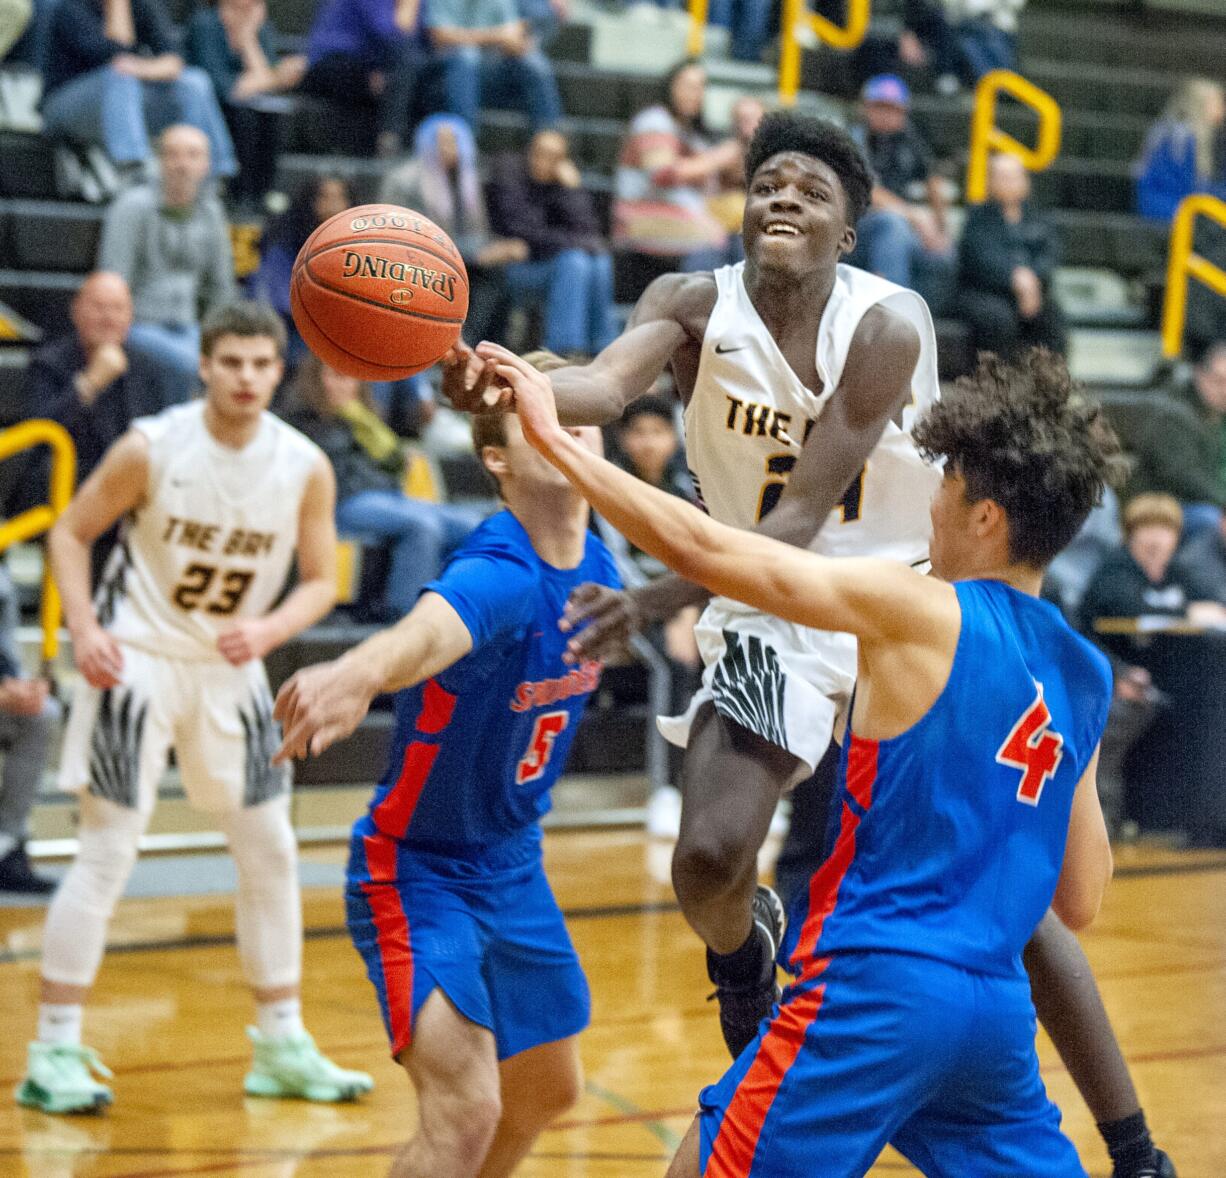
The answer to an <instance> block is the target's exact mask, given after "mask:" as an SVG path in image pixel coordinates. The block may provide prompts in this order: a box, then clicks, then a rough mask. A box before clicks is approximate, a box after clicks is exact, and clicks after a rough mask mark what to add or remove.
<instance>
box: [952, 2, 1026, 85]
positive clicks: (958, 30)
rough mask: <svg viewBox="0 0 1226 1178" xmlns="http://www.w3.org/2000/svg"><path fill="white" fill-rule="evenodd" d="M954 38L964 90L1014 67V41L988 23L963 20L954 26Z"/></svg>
mask: <svg viewBox="0 0 1226 1178" xmlns="http://www.w3.org/2000/svg"><path fill="white" fill-rule="evenodd" d="M954 37H955V38H956V40H957V42H958V49H959V51H960V53H961V55H962V78H963V81H965V82H966V84H967V85H968V86H973V85H974V84H975V83H976V82H978V81H979V79H980V78H982V77H983V75H984V74H987V73H991V72H992V70H1011V69H1015V68H1016V67H1017V38H1016V37H1015V36H1014V35H1013V34H1012V33H1006V32H1005V31H1004V30H1003V29H1000V28H997V27H996V25H994V24H993V23H992V22H991V21H990V20H986V19H983V18H980V19H978V20H964V21H962V23H961V24H958V25H955V26H954Z"/></svg>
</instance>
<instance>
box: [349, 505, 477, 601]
mask: <svg viewBox="0 0 1226 1178" xmlns="http://www.w3.org/2000/svg"><path fill="white" fill-rule="evenodd" d="M481 518H482V517H481V514H480V512H476V511H470V510H468V509H466V508H463V507H454V506H452V505H451V504H449V503H427V502H425V500H422V499H410V498H409V497H408V496H407V495H405V494H404V493H403V492H401V491H359V492H358V493H357V494H356V495H350V496H349V497H348V498H346V499H342V500H341V501H340V502H339V503H338V504H337V505H336V526H337V528H338V529H339V530H340V531H341V532H342V533H345V534H347V535H351V536H360V537H362V538H363V539H366V538H370V539H374V540H382V541H386V542H387V543H388V544H389V546H390V547H391V550H392V568H391V572H390V573H389V574H388V578H387V588H386V589H385V590H384V593H383V596H384V600H385V601H386V603H387V605H388V606H389V607H390V608H391V609H393V610H395V611H396V613H397V614H400V615H401V616H403V615H405V614H407V613H408V612H409V610H411V609H412V608H413V606H414V604H415V603H416V601H417V598H418V595H419V594H420V593H421V590H422V587H423V586H424V585H426V584H427V583H428V582H430V581H432V580H434V578H435V577H437V576H438V574H439V572H440V571H441V570H442V567H443V561H444V560H446V558H447V557H448V556H449V555H450V554H451V553H452V551H453V550H454V549H456V548H457V547H459V545H460V544H461V543H463V541H464V539H465V538H466V537H467V536H468V533H469V532H471V531H472V530H473V528H475V527H476V526H477V524H479V523H480V522H481Z"/></svg>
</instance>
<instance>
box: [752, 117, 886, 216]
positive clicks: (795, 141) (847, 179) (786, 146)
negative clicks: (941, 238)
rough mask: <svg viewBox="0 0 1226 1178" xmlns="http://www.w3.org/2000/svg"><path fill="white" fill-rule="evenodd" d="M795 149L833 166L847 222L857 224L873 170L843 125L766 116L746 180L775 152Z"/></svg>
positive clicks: (870, 190) (756, 135)
mask: <svg viewBox="0 0 1226 1178" xmlns="http://www.w3.org/2000/svg"><path fill="white" fill-rule="evenodd" d="M781 151H796V152H800V154H801V155H811V156H812V157H813V158H814V159H818V160H821V161H822V163H824V164H826V165H827V166H829V167H830V168H831V170H832V171H833V172H834V174H835V175H836V176H838V178H839V183H840V184H842V186H843V195H844V197H845V198H846V201H845V203H846V206H847V223H848V224H849V225H853V226H854V225H855V224H856V222H857V221H859V220H860V218H861V217H862V216H864V213H865V210H866V209H867V208H868V202H869V199H870V197H871V196H872V193H873V172H872V169H871V168H870V167H869V166H868V161H867V160H866V159H865V158H864V153H863V152H862V151H861V150H860V149H859V148H858V147H857V146H856V143H855V141H854V140H853V139H852V137H851V136H850V135H848V134H847V132H846V131H844V130H843V128H842V127H838V126H836V125H835V124H834V123H830V122H827V121H826V120H825V119H816V118H813V117H812V116H811V115H798V114H793V113H792V112H791V111H785V110H776V111H772V112H771V113H770V114H768V115H766V116H764V117H763V119H762V121H761V122H760V123H759V124H758V129H757V131H755V132H754V137H753V139H751V140H750V143H749V149H748V151H747V152H746V153H745V179H746V180H747V181H749V182H750V183H752V182H753V176H754V173H755V172H756V171H757V170H758V169H759V168H760V167H761V166H762V165H763V164H764V163H765V162H766V161H767V160H768V159H770V158H771V156H773V155H778V154H779V153H780V152H781Z"/></svg>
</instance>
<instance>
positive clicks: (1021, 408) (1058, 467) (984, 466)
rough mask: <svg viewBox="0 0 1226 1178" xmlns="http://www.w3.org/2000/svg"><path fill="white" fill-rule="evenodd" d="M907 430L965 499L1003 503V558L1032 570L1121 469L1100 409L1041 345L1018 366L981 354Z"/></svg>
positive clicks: (1119, 477)
mask: <svg viewBox="0 0 1226 1178" xmlns="http://www.w3.org/2000/svg"><path fill="white" fill-rule="evenodd" d="M912 437H913V438H914V441H915V444H916V446H918V447H919V450H920V453H921V454H923V455H924V457H925V458H928V459H930V460H931V459H937V458H944V459H945V462H946V468H947V469H948V470H950V471H953V472H956V473H957V474H960V475H961V476H962V477H963V478H964V479H965V480H966V498H967V501H968V502H971V503H975V502H978V501H979V500H981V499H991V500H992V501H993V502H994V503H998V504H999V505H1000V506H1001V507H1002V508H1003V509H1004V512H1005V516H1006V518H1007V519H1008V522H1009V557H1010V559H1011V560H1012V561H1013V562H1014V563H1017V564H1026V565H1030V566H1032V567H1033V568H1037V569H1041V568H1044V567H1045V566H1046V565H1047V564H1048V563H1049V562H1050V561H1051V560H1052V558H1053V557H1054V556H1055V555H1056V554H1057V553H1058V552H1060V550H1061V549H1062V548H1064V547H1065V546H1066V545H1067V544H1068V543H1069V541H1070V540H1072V538H1073V537H1074V536H1075V535H1076V534H1077V532H1078V530H1079V529H1080V528H1081V525H1082V524H1083V523H1084V522H1085V519H1086V516H1088V515H1089V514H1090V509H1091V508H1092V507H1094V506H1095V505H1096V504H1098V503H1100V502H1101V501H1102V496H1103V491H1104V488H1106V487H1107V486H1118V485H1120V483H1121V482H1122V481H1123V478H1124V476H1125V474H1126V473H1127V463H1126V462H1125V460H1124V458H1123V455H1122V453H1121V450H1120V443H1119V439H1118V438H1117V437H1116V436H1115V432H1114V431H1113V430H1112V429H1111V427H1110V425H1108V423H1107V421H1106V419H1105V418H1104V417H1103V414H1102V410H1101V408H1100V407H1099V406H1098V404H1097V403H1095V402H1093V401H1090V400H1088V399H1087V398H1086V397H1085V395H1084V391H1083V390H1082V388H1081V386H1080V385H1078V384H1077V383H1076V382H1074V381H1073V379H1072V378H1071V377H1070V376H1069V372H1068V368H1067V367H1066V366H1065V363H1064V361H1063V360H1062V359H1061V358H1060V357H1059V356H1056V355H1054V354H1053V353H1051V352H1049V351H1047V350H1046V349H1045V348H1033V349H1031V350H1030V351H1029V352H1027V353H1026V355H1025V356H1023V357H1022V358H1021V360H1019V361H1018V362H1017V363H1016V364H1008V363H1005V362H1004V361H1002V360H999V359H997V358H996V357H995V356H993V355H990V354H988V355H984V356H982V357H981V358H980V360H979V365H978V367H977V368H976V369H975V371H974V372H973V373H972V374H971V375H970V376H964V377H962V378H961V379H960V380H959V381H958V382H957V383H956V384H955V386H954V388H953V389H952V390H951V391H950V392H949V393H947V394H945V395H943V396H942V398H941V400H940V401H938V402H937V404H935V405H934V406H933V407H932V408H931V409H930V410H929V411H928V413H927V414H926V415H925V416H924V418H923V420H922V421H920V422H919V423H918V424H917V425H916V427H915V429H914V430H913V431H912Z"/></svg>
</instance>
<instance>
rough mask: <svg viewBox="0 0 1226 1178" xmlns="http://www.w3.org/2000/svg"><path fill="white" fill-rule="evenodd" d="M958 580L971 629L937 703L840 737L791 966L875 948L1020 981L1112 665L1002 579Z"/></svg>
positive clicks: (798, 968)
mask: <svg viewBox="0 0 1226 1178" xmlns="http://www.w3.org/2000/svg"><path fill="white" fill-rule="evenodd" d="M954 588H955V590H956V592H957V594H958V602H959V604H960V606H961V610H962V628H961V632H960V634H959V637H958V644H957V650H956V653H955V656H954V661H953V666H952V668H951V670H950V675H949V680H948V682H947V683H946V685H945V688H944V690H943V691H942V693H941V695H940V696H939V698H938V699H937V701H936V703H935V704H933V706H932V708H931V709H930V710H929V711H928V713H927V714H926V715H925V716H924V717H923V718H922V719H921V720H920V721H919V722H918V723H916V724H915V725H914V726H913V727H912V728H910V729H908V731H906V732H905V733H903V734H902V735H901V736H898V737H895V738H894V739H892V740H881V741H873V740H865V739H863V738H861V737H857V736H854V735H852V734H850V733H849V736H848V739H847V741H846V742H845V746H844V749H843V755H842V762H841V766H840V776H839V787H838V792H837V793H836V796H835V805H834V806H833V807H832V810H831V816H830V829H829V832H828V837H827V845H828V846H829V847H830V848H831V851H830V854H829V857H828V858H827V859H826V861H825V863H823V865H822V866H821V867H820V868H819V869H818V871H817V873H816V874H815V875H814V877H813V880H812V881H811V883H810V888H809V893H808V896H807V897H805V899H807V902H808V909H807V912H805V913H794V914H793V916H794V919H793V922H792V925H791V928H790V929H789V933H788V937H787V940H786V942H785V945H784V947H783V953H782V956H781V960H783V961H784V962H786V963H787V965H788V967H789V968H790V969H791V970H792V971H793V972H794V973H796V974H798V975H802V976H805V975H809V974H812V973H815V972H818V971H820V969H821V968H822V965H821V963H822V962H823V961H824V960H825V959H826V958H827V957H828V956H829V955H831V954H836V955H837V954H839V953H844V952H856V951H882V950H884V951H894V952H903V953H914V954H919V955H922V956H927V957H932V958H936V959H938V960H941V961H945V962H949V963H951V964H954V965H957V966H960V967H962V968H964V969H971V970H978V971H982V972H985V973H992V974H1002V975H1016V974H1020V973H1021V971H1022V964H1021V952H1022V949H1023V948H1024V946H1025V944H1026V942H1027V941H1028V940H1029V939H1030V936H1031V934H1032V933H1033V932H1034V929H1035V926H1036V925H1037V924H1038V923H1039V920H1040V919H1041V918H1042V916H1043V914H1044V912H1045V911H1046V910H1047V908H1048V906H1049V905H1050V903H1051V900H1052V896H1053V895H1054V894H1055V889H1056V883H1057V880H1058V878H1059V875H1060V869H1061V864H1062V863H1063V859H1064V847H1065V842H1066V839H1067V836H1068V823H1069V811H1070V807H1071V805H1072V800H1073V791H1074V789H1075V788H1076V785H1077V782H1078V781H1079V780H1080V779H1081V776H1082V774H1083V773H1084V771H1085V769H1086V766H1087V765H1088V764H1089V762H1090V758H1091V757H1092V756H1093V754H1094V750H1095V748H1096V747H1097V746H1098V742H1099V740H1100V739H1101V737H1102V732H1103V727H1104V725H1105V724H1106V718H1107V708H1108V706H1109V705H1110V702H1111V692H1112V679H1111V670H1110V666H1109V664H1108V662H1107V660H1106V659H1105V658H1104V657H1103V655H1102V654H1101V653H1100V652H1099V651H1097V650H1096V649H1095V648H1094V647H1093V646H1092V645H1091V644H1090V643H1088V642H1087V641H1086V640H1085V639H1083V638H1082V637H1080V636H1079V635H1078V634H1076V633H1074V631H1073V630H1072V629H1070V628H1069V626H1068V625H1067V624H1066V623H1065V621H1064V619H1063V618H1062V617H1061V615H1060V613H1059V611H1058V610H1057V609H1056V607H1055V606H1053V605H1050V604H1049V603H1047V602H1044V601H1041V600H1039V599H1037V598H1035V597H1031V596H1029V595H1028V594H1025V593H1021V592H1018V591H1017V590H1015V589H1012V588H1010V587H1009V586H1007V585H1004V584H1002V583H1000V582H998V581H963V582H959V583H958V584H957V585H955V586H954ZM797 916H799V917H801V918H800V919H795V917H797Z"/></svg>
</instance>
